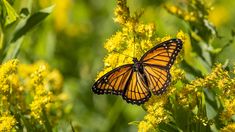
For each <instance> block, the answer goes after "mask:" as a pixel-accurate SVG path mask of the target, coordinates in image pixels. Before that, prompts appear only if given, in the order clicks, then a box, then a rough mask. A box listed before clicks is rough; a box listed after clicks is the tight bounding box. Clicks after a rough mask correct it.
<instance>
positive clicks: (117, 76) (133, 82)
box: [92, 39, 183, 105]
mask: <svg viewBox="0 0 235 132" xmlns="http://www.w3.org/2000/svg"><path fill="white" fill-rule="evenodd" d="M182 45H183V44H182V41H181V40H180V39H170V40H167V41H165V42H162V43H160V44H158V45H156V46H155V47H153V48H152V49H150V50H149V51H147V52H146V53H145V54H144V55H143V56H142V57H141V59H140V60H138V59H137V58H133V62H134V63H133V64H126V65H122V66H120V67H117V68H115V69H113V70H111V71H110V72H108V73H106V74H105V75H103V76H102V77H101V78H99V79H98V80H97V81H96V82H95V84H94V85H93V87H92V90H93V92H94V93H96V94H115V95H121V96H122V98H123V99H124V100H126V101H127V103H132V104H137V105H140V104H143V103H144V102H146V101H147V100H148V99H149V98H150V96H151V93H153V94H155V95H160V94H162V93H164V92H165V91H166V88H167V86H168V85H169V84H170V81H171V74H170V68H171V66H172V65H173V63H174V60H175V59H176V56H177V54H178V53H179V52H180V50H181V48H182Z"/></svg>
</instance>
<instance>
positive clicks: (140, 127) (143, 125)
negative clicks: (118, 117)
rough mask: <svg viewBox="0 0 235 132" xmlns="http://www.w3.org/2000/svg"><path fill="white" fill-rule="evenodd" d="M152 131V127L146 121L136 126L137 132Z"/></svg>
mask: <svg viewBox="0 0 235 132" xmlns="http://www.w3.org/2000/svg"><path fill="white" fill-rule="evenodd" d="M154 129H155V128H154V126H153V125H152V124H150V123H148V122H146V121H141V122H140V123H139V125H138V132H152V131H154Z"/></svg>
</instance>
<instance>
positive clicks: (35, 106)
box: [0, 60, 63, 130]
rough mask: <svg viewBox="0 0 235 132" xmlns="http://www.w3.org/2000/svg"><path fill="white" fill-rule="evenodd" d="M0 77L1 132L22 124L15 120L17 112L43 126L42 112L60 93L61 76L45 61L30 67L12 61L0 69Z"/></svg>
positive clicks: (47, 109)
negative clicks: (28, 116)
mask: <svg viewBox="0 0 235 132" xmlns="http://www.w3.org/2000/svg"><path fill="white" fill-rule="evenodd" d="M0 76H1V77H0V99H1V100H0V115H1V116H2V118H0V130H1V129H4V130H5V129H6V128H5V127H9V126H12V127H13V126H14V125H15V124H16V122H20V120H17V121H16V119H14V115H18V112H19V113H25V114H26V115H31V117H30V118H31V119H35V121H37V122H40V123H43V119H42V114H43V113H42V112H43V111H45V112H49V110H50V107H49V106H51V105H52V104H51V103H52V102H53V101H55V100H56V99H58V97H57V95H58V96H59V94H60V92H61V88H62V85H63V78H62V76H61V74H60V73H59V72H58V71H57V70H54V69H51V68H50V67H49V65H48V64H46V63H45V62H43V61H38V62H37V63H35V64H31V65H28V64H21V63H19V61H18V60H10V61H8V62H6V63H4V64H2V65H1V66H0ZM54 99H55V100H54ZM12 110H13V112H12ZM29 110H30V111H29ZM4 115H5V116H4ZM44 116H45V115H44ZM3 118H4V119H3ZM5 118H6V119H5ZM9 122H11V123H9ZM1 124H8V125H1ZM3 126H5V127H3ZM9 129H10V128H9Z"/></svg>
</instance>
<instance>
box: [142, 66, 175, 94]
mask: <svg viewBox="0 0 235 132" xmlns="http://www.w3.org/2000/svg"><path fill="white" fill-rule="evenodd" d="M144 73H145V76H146V78H147V81H148V86H149V89H150V90H151V91H152V92H153V94H155V95H159V94H162V93H164V92H165V91H166V88H167V87H168V85H169V84H170V80H171V75H170V73H169V70H166V69H163V68H158V67H154V66H148V65H146V66H145V67H144Z"/></svg>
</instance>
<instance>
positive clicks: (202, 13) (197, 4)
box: [165, 0, 211, 22]
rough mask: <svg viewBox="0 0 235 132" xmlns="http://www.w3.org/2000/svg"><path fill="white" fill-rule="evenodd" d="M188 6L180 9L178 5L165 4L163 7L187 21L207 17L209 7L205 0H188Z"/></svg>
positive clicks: (196, 20) (195, 20)
mask: <svg viewBox="0 0 235 132" xmlns="http://www.w3.org/2000/svg"><path fill="white" fill-rule="evenodd" d="M187 3H189V4H187V5H188V7H187V8H186V9H182V8H181V7H179V6H174V5H173V6H169V5H166V6H165V9H166V10H167V11H168V12H169V13H171V14H174V15H176V16H178V17H179V18H182V19H183V20H185V21H188V22H199V20H203V19H207V18H208V15H209V11H211V7H209V6H208V4H206V3H207V1H204V0H189V1H187Z"/></svg>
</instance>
